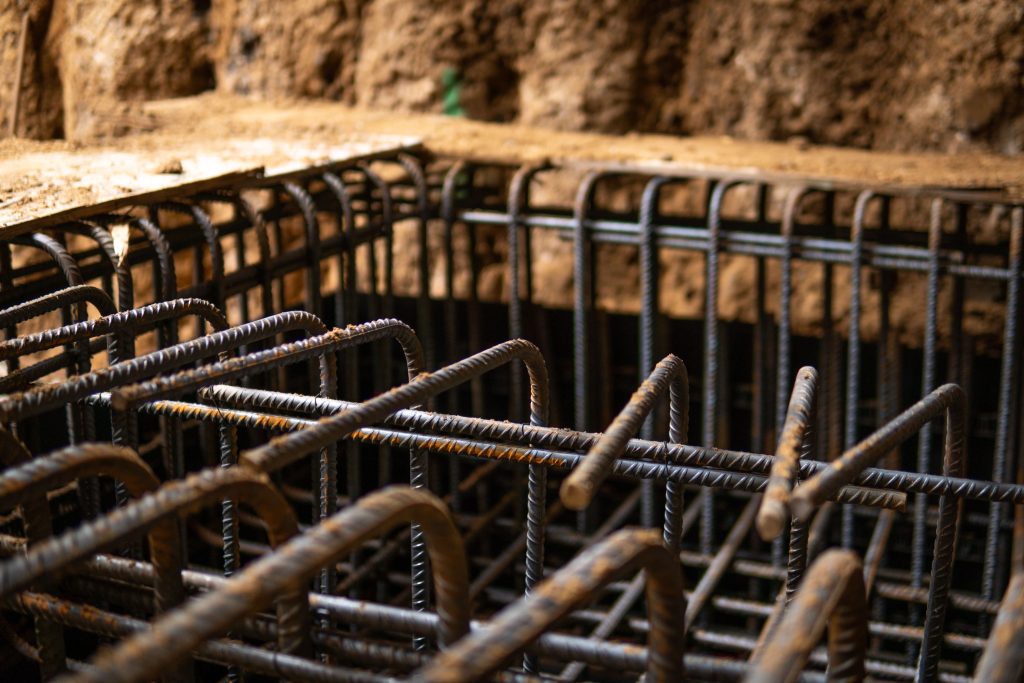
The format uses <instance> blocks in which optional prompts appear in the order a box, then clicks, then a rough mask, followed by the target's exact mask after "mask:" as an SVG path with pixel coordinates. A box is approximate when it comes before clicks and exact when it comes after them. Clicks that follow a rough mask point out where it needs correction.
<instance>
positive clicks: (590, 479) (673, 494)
mask: <svg viewBox="0 0 1024 683" xmlns="http://www.w3.org/2000/svg"><path fill="white" fill-rule="evenodd" d="M666 389H667V390H669V437H668V438H669V441H671V442H673V443H682V442H684V441H686V434H687V429H688V426H689V421H690V418H689V415H690V410H689V403H690V400H689V399H690V390H689V378H688V376H687V373H686V365H685V364H684V363H683V361H682V360H680V359H679V358H678V357H677V356H674V355H671V354H670V355H668V356H666V357H665V358H663V359H662V360H661V361H660V362H659V363H658V365H657V366H655V368H654V370H653V371H652V372H651V374H650V375H649V376H648V377H647V379H646V380H644V382H643V384H641V385H640V387H639V388H638V389H637V390H636V392H635V393H634V394H633V396H632V398H630V399H629V403H628V404H626V406H625V407H624V408H623V409H622V411H621V412H620V413H619V414H618V415H617V416H616V417H615V419H614V420H613V421H612V423H611V425H609V427H608V429H607V430H606V431H605V433H604V435H603V436H601V437H600V438H599V439H598V440H597V442H596V443H595V444H594V445H593V446H592V447H591V448H590V452H589V453H587V456H586V457H585V458H583V460H582V461H580V464H579V465H578V466H577V467H576V468H575V469H573V471H572V472H571V473H570V474H569V476H568V477H566V478H565V480H564V481H563V482H562V487H561V489H560V491H559V493H560V497H561V499H562V503H563V504H564V505H565V507H567V508H569V509H570V510H582V509H584V508H586V507H587V506H589V505H590V503H591V501H592V500H593V499H594V495H595V494H596V493H597V490H598V488H600V486H601V483H602V482H603V481H604V480H605V478H606V477H607V476H608V475H609V474H610V473H611V470H612V465H613V463H614V462H615V460H617V459H618V458H619V457H620V456H621V455H622V454H623V452H624V451H625V450H626V445H627V444H628V443H629V440H630V438H631V437H632V436H633V435H634V434H636V432H637V431H639V429H640V428H641V426H642V425H643V423H644V420H645V419H646V418H647V416H648V415H649V414H650V412H651V410H652V409H653V408H654V404H655V402H656V401H657V400H658V398H659V397H661V396H662V395H664V394H665V391H666ZM682 515H683V491H682V488H681V487H679V486H677V485H676V484H675V482H668V483H667V484H666V487H665V527H664V538H665V545H666V546H668V547H669V548H676V547H678V545H679V540H680V535H681V524H682Z"/></svg>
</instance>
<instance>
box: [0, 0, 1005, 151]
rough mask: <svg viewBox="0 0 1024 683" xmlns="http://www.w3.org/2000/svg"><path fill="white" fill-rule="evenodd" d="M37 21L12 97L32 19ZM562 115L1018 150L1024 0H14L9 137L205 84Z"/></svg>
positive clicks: (547, 122) (929, 146)
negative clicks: (14, 122) (13, 122)
mask: <svg viewBox="0 0 1024 683" xmlns="http://www.w3.org/2000/svg"><path fill="white" fill-rule="evenodd" d="M23 12H27V13H28V14H29V16H30V22H29V33H28V36H27V40H26V41H25V44H26V50H25V51H24V57H23V77H22V87H21V92H20V94H19V95H18V97H17V98H16V97H15V94H14V92H13V90H14V85H15V80H16V78H15V75H16V71H17V69H16V68H15V67H16V65H17V63H18V45H19V43H20V35H21V26H22V19H21V17H22V14H23ZM212 88H215V89H219V90H222V91H225V92H233V93H241V94H247V95H252V96H262V97H274V98H277V97H289V96H304V97H327V98H332V99H340V100H342V101H345V102H346V103H349V104H357V105H365V106H372V107H382V108H386V109H391V110H396V111H403V112H406V111H431V112H441V111H444V110H446V109H447V110H448V111H450V112H453V113H464V114H465V115H467V116H470V117H473V118H480V119H486V120H498V121H511V120H515V121H521V122H524V123H528V124H533V125H541V126H547V127H553V128H558V129H564V130H595V131H604V132H614V133H622V132H627V131H630V130H638V131H645V132H664V133H674V134H704V133H713V134H728V135H734V136H738V137H742V138H749V139H792V138H798V139H806V140H807V141H809V142H812V143H828V144H840V145H852V146H860V147H868V148H882V149H899V150H941V151H956V150H962V149H983V150H991V151H997V152H1003V153H1016V152H1018V151H1020V149H1021V146H1022V144H1024V5H1021V3H1019V2H1018V1H1017V0H975V1H973V2H959V1H954V0H938V1H934V0H907V1H905V2H900V3H891V2H887V1H884V0H853V1H851V2H844V3H836V2H831V1H829V0H790V1H786V0H746V1H744V2H737V3H721V2H714V1H712V0H694V1H691V2H675V1H672V0H629V1H626V2H620V1H616V0H601V1H598V2H594V1H592V0H591V1H587V2H584V1H583V0H544V1H543V2H541V1H538V0H491V1H485V0H438V1H436V2H430V3H420V2H412V1H410V0H334V1H332V0H288V1H285V2H270V0H212V2H211V1H210V0H6V2H3V3H0V92H2V93H3V94H2V96H0V134H3V135H6V134H7V131H8V126H9V122H10V118H11V116H12V112H13V103H14V101H15V99H17V100H18V101H19V102H20V110H21V113H20V121H19V125H18V133H19V134H20V135H23V136H28V137H40V138H47V137H56V136H60V135H64V136H67V137H69V138H73V139H78V140H86V139H90V138H94V137H99V136H105V135H111V134H117V133H120V132H123V131H126V130H138V129H145V128H146V126H147V121H146V119H145V117H143V116H140V115H139V113H138V109H137V107H135V106H133V103H137V102H139V101H143V100H147V99H154V98H162V97H171V96H180V95H187V94H191V93H195V92H200V91H203V90H208V89H212Z"/></svg>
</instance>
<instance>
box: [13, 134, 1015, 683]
mask: <svg viewBox="0 0 1024 683" xmlns="http://www.w3.org/2000/svg"><path fill="white" fill-rule="evenodd" d="M233 182H234V184H231V185H225V186H224V187H221V188H218V189H215V190H210V191H206V192H204V193H202V194H198V195H192V196H185V195H183V196H180V197H176V198H175V199H174V200H173V201H168V200H162V201H161V202H160V203H154V204H150V205H144V206H137V205H136V206H132V207H124V208H123V209H121V210H118V211H116V212H114V213H109V212H108V213H102V212H100V211H98V210H97V211H96V212H94V213H93V214H91V215H87V216H86V217H84V218H82V219H80V220H76V221H74V222H69V223H66V224H61V225H56V226H54V227H50V228H46V229H44V230H40V231H37V232H32V233H23V234H19V235H18V236H17V237H7V238H6V241H3V242H0V309H2V310H0V328H3V329H5V330H6V341H4V342H3V343H0V359H2V360H3V362H4V364H5V369H6V372H5V374H4V375H3V377H0V385H2V391H3V393H2V394H0V416H2V423H3V429H2V431H0V442H2V444H3V448H2V453H3V454H4V458H3V460H4V462H3V465H2V467H3V468H4V469H3V470H2V472H0V503H3V505H2V506H0V508H2V512H4V513H5V514H6V516H5V517H4V519H3V529H2V530H0V531H2V535H0V548H2V550H3V559H2V561H0V595H2V597H3V600H4V602H3V610H2V619H0V635H2V636H3V641H4V645H3V646H2V648H0V657H2V658H3V659H2V670H4V671H6V672H10V675H11V680H22V679H26V680H31V679H33V678H39V679H50V678H55V677H61V678H62V679H63V678H67V679H68V680H72V679H73V680H78V681H85V680H89V681H144V680H153V679H161V680H169V681H190V680H200V681H206V680H210V681H214V680H223V679H225V677H226V678H227V679H229V680H241V679H243V678H251V679H253V680H262V679H264V678H269V679H287V680H295V681H378V680H383V679H393V678H405V677H412V678H413V679H415V680H420V681H427V680H429V681H442V680H444V681H455V680H460V681H469V680H481V679H488V678H498V679H502V680H505V679H516V680H519V679H530V680H536V679H547V680H560V681H576V680H593V681H621V680H627V679H636V678H637V677H639V676H642V675H645V676H647V678H648V680H683V679H684V678H686V679H689V680H700V681H704V680H708V681H712V680H713V681H718V680H751V681H783V680H785V681H792V680H807V681H811V680H826V679H827V680H843V681H847V680H849V681H853V680H862V679H864V678H865V677H869V678H872V679H884V680H917V681H950V682H953V681H966V680H978V681H993V680H999V681H1011V680H1012V681H1016V680H1019V677H1020V672H1021V670H1022V667H1024V650H1022V647H1024V645H1022V643H1021V639H1022V638H1024V636H1022V635H1021V634H1020V633H1019V629H1016V628H1015V624H1016V623H1017V620H1018V619H1019V618H1020V617H1019V614H1020V611H1021V610H1022V609H1024V584H1022V583H1021V580H1020V578H1019V577H1020V574H1019V570H1020V566H1021V557H1020V556H1021V553H1024V544H1022V543H1021V540H1020V535H1019V534H1018V531H1019V530H1021V529H1024V524H1022V523H1021V522H1020V520H1019V519H1017V518H1016V516H1015V515H1011V514H1010V512H1011V506H1012V505H1018V504H1020V503H1021V502H1024V486H1022V485H1020V484H1019V483H1017V482H1019V481H1021V479H1022V475H1021V468H1022V467H1024V457H1020V455H1021V454H1020V450H1021V448H1022V447H1024V440H1022V439H1021V438H1020V428H1019V425H1020V423H1021V420H1020V419H1019V417H1020V409H1021V406H1020V403H1019V401H1018V396H1017V387H1018V386H1019V364H1018V359H1019V357H1020V350H1019V342H1018V339H1017V319H1018V316H1019V296H1020V294H1019V289H1020V287H1019V285H1020V278H1021V239H1022V230H1024V208H1022V207H1021V206H1019V205H1016V204H1014V203H1012V202H1011V201H1009V200H1008V199H1006V198H1005V197H1002V196H1000V195H998V194H993V193H988V192H974V193H971V192H958V191H946V190H914V191H908V190H903V189H899V188H893V187H872V186H864V187H857V186H853V185H850V186H837V185H835V184H834V183H831V182H826V181H825V180H820V181H818V180H814V179H807V180H805V181H802V182H794V181H792V180H787V179H780V178H772V177H768V176H761V175H758V174H745V175H742V176H735V177H727V176H716V175H714V174H709V173H700V174H693V173H690V174H687V173H684V172H682V171H678V172H676V171H670V170H666V169H659V170H658V171H657V173H654V172H651V171H650V170H645V169H643V168H640V167H636V168H633V167H626V166H616V167H612V166H604V167H599V166H593V165H590V166H582V165H581V166H575V165H572V164H562V165H557V166H555V165H551V164H540V165H531V166H524V167H515V166H510V165H506V164H499V163H494V162H488V161H482V160H471V159H446V158H436V157H432V156H430V155H429V154H427V153H426V152H424V151H423V150H419V149H409V150H407V151H405V152H401V153H397V154H396V153H391V152H389V153H385V154H381V155H376V156H371V157H367V158H362V159H360V160H358V161H352V162H338V163H336V164H330V165H327V166H322V167H317V168H315V169H309V170H308V171H305V172H293V173H290V174H289V175H282V176H276V177H265V178H258V179H257V178H252V179H249V180H247V181H245V182H244V183H242V184H239V183H238V181H237V180H235V181H233ZM570 264H571V265H570ZM570 271H571V272H570ZM526 340H530V341H526ZM940 418H944V422H940V420H939V419H940ZM937 423H938V424H937ZM968 454H970V455H969V456H968ZM1013 509H1014V510H1016V508H1013ZM272 608H273V609H272ZM826 633H827V638H826V637H825V635H826Z"/></svg>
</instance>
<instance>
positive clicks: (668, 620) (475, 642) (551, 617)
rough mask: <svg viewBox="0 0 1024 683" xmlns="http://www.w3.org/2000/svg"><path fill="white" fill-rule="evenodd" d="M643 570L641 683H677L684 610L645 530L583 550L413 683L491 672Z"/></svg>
mask: <svg viewBox="0 0 1024 683" xmlns="http://www.w3.org/2000/svg"><path fill="white" fill-rule="evenodd" d="M639 569H643V570H644V575H645V577H646V592H647V603H648V609H649V610H650V619H651V629H650V633H649V636H648V638H649V640H648V645H647V659H648V662H647V680H649V681H652V682H654V681H656V682H658V683H668V682H670V681H679V680H682V678H683V676H684V669H683V652H682V650H683V648H682V643H683V641H684V639H685V629H684V627H683V625H682V623H681V621H680V618H679V616H680V614H681V613H682V612H683V611H684V610H685V605H686V602H685V599H684V598H683V581H682V574H681V572H680V571H679V567H678V564H676V563H675V562H674V561H673V559H672V555H671V554H670V553H669V552H668V551H667V550H666V549H665V547H664V545H663V544H662V539H661V536H660V535H659V534H658V533H657V532H656V531H653V530H650V529H643V530H640V529H634V530H622V531H619V532H617V533H615V534H613V535H612V536H610V537H609V538H608V539H607V540H605V541H602V542H601V543H598V544H596V545H594V546H592V547H591V548H589V549H587V550H585V551H584V552H583V553H581V554H580V555H579V556H577V557H576V558H575V559H574V560H573V561H572V562H570V563H569V564H568V565H566V566H565V567H564V568H562V569H561V570H559V571H558V572H556V573H554V574H552V575H551V577H549V578H548V579H546V580H545V581H544V582H543V583H542V584H541V585H539V586H537V588H536V591H535V592H534V593H532V594H531V595H529V596H527V597H525V598H523V599H522V600H521V601H519V602H517V603H515V604H514V605H512V606H510V607H508V608H506V609H505V610H503V611H502V612H500V613H499V614H498V615H496V616H495V617H494V618H493V619H492V620H491V621H490V622H489V623H488V625H487V627H486V628H485V629H483V630H481V631H479V632H475V633H472V634H471V635H469V636H468V637H466V638H464V639H463V640H462V641H460V642H459V643H457V644H456V645H455V646H454V647H452V648H451V649H449V650H447V651H445V652H442V653H441V654H440V655H438V656H437V657H436V658H435V659H434V661H432V662H431V663H430V664H429V665H428V666H427V667H426V668H424V669H423V670H421V671H419V672H418V673H416V674H413V676H412V679H411V680H413V681H424V682H425V681H434V682H441V681H444V682H446V683H455V682H457V681H466V682H468V681H477V680H481V679H482V678H484V677H486V676H487V675H488V674H490V673H492V672H493V671H495V670H496V669H498V668H499V667H501V665H502V664H503V663H504V662H505V660H507V659H508V658H509V657H510V656H512V655H514V654H515V653H516V652H519V651H521V650H523V649H525V647H526V646H527V645H528V644H530V643H531V642H533V641H534V640H536V639H537V637H538V636H539V635H540V634H541V633H542V632H543V631H544V630H545V629H546V628H547V627H548V626H550V625H551V624H552V623H554V622H555V621H556V620H557V619H559V618H561V617H563V616H565V615H566V614H568V613H569V612H570V611H572V609H574V608H575V607H577V606H579V605H580V604H581V603H584V602H589V601H590V600H592V599H593V598H594V597H595V595H596V594H597V592H598V591H599V590H600V589H601V588H602V587H603V586H604V585H605V584H606V583H608V582H609V581H611V580H613V579H615V578H618V577H620V576H624V575H625V576H631V575H632V574H634V573H635V572H636V571H637V570H639Z"/></svg>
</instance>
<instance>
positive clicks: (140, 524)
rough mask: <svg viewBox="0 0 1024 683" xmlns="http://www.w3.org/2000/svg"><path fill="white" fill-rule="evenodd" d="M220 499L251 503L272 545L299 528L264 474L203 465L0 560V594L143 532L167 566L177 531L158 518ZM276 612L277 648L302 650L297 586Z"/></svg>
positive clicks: (303, 610) (303, 614)
mask: <svg viewBox="0 0 1024 683" xmlns="http://www.w3.org/2000/svg"><path fill="white" fill-rule="evenodd" d="M224 498H236V499H238V500H240V501H241V502H244V503H246V504H247V505H249V506H250V507H252V508H253V509H254V510H255V511H256V512H257V513H258V514H259V516H260V517H261V519H262V520H263V521H264V523H265V524H266V528H267V535H268V537H269V538H270V543H271V545H272V546H275V547H276V546H279V545H281V544H282V543H283V542H284V541H286V540H287V539H288V538H290V537H292V536H294V535H295V533H296V532H297V530H298V522H297V521H296V519H295V515H294V513H293V512H292V509H291V507H290V506H289V505H288V503H287V502H286V501H285V499H284V498H283V497H282V496H281V494H280V493H279V492H278V491H277V489H276V488H274V486H273V485H272V484H271V483H270V480H269V479H268V478H267V477H266V476H265V475H261V474H258V473H255V472H252V471H250V470H246V469H244V468H231V469H222V468H214V469H208V470H203V471H202V472H199V473H197V474H194V475H191V476H189V477H188V478H186V479H184V480H183V481H175V482H171V483H169V484H166V485H164V486H162V487H161V488H159V489H158V490H156V491H155V492H153V493H150V494H148V495H145V496H143V497H142V498H141V499H139V500H138V501H134V502H132V503H129V504H128V505H126V506H125V507H122V508H118V509H117V510H114V511H113V512H111V513H109V514H108V515H106V516H104V517H102V518H100V519H97V520H94V521H91V522H88V523H86V524H83V525H82V526H80V527H78V528H77V529H74V530H71V531H69V532H67V533H65V534H62V535H61V536H58V537H55V538H50V539H48V540H46V541H42V542H40V543H39V544H37V545H36V546H34V547H31V548H29V550H28V552H27V553H26V554H24V555H17V556H14V557H11V558H9V559H7V560H5V561H4V562H2V563H0V596H5V595H10V594H12V593H14V592H17V591H20V590H24V589H26V588H28V587H29V586H31V585H32V584H33V583H34V582H36V581H38V580H39V579H41V578H43V577H44V576H47V575H53V574H57V573H59V572H61V571H66V570H68V569H69V568H70V567H71V566H73V565H75V564H77V563H79V562H82V561H83V560H87V559H88V558H90V557H92V556H93V555H95V554H96V553H99V552H102V551H104V550H107V549H109V548H112V547H115V546H117V545H119V544H121V543H124V542H126V541H130V540H134V539H136V538H138V537H139V536H140V535H142V534H146V533H148V535H149V542H150V553H151V554H152V556H153V564H154V565H156V566H161V565H163V566H167V565H168V564H169V563H170V562H172V561H173V560H171V559H169V558H172V557H173V556H174V554H175V553H176V552H177V550H178V547H179V546H178V544H179V539H178V536H177V534H176V533H175V534H173V535H172V536H171V537H170V538H164V537H163V535H162V534H160V533H157V531H156V530H157V529H158V528H159V525H160V524H161V522H162V521H163V520H165V519H167V518H173V517H179V518H180V517H184V516H186V515H188V514H191V513H193V512H196V511H197V510H199V509H201V508H202V507H203V506H205V505H206V504H208V503H210V502H213V501H221V500H222V499H224ZM275 595H276V594H275ZM278 612H279V615H282V616H286V618H285V619H284V620H283V623H282V628H281V632H280V633H279V638H280V646H281V649H282V650H283V651H285V652H299V653H302V652H306V651H307V650H308V632H307V631H308V629H307V626H308V623H309V618H308V617H309V615H308V609H307V605H306V602H305V600H304V597H303V596H302V595H300V594H299V592H298V591H293V592H291V593H288V594H283V595H280V596H279V604H278Z"/></svg>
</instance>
